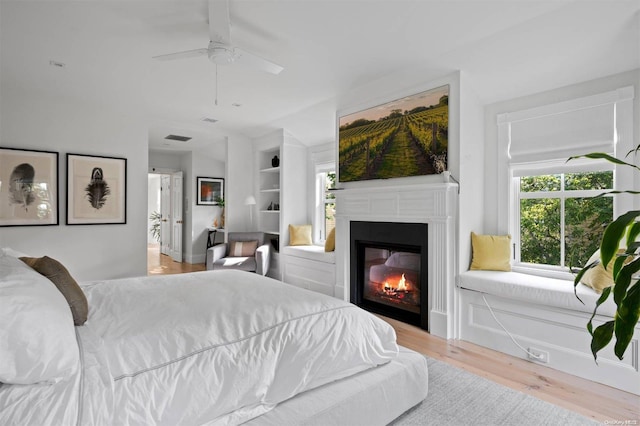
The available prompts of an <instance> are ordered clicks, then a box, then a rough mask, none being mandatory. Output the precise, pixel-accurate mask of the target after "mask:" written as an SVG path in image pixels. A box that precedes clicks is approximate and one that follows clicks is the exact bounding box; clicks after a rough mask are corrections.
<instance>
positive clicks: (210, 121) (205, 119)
mask: <svg viewBox="0 0 640 426" xmlns="http://www.w3.org/2000/svg"><path fill="white" fill-rule="evenodd" d="M201 120H202V121H206V122H207V123H217V122H218V120H216V119H215V118H209V117H202V118H201Z"/></svg>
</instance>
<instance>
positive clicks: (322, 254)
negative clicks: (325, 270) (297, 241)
mask: <svg viewBox="0 0 640 426" xmlns="http://www.w3.org/2000/svg"><path fill="white" fill-rule="evenodd" d="M281 253H283V254H286V255H289V256H295V257H300V258H303V259H308V260H315V261H318V262H324V263H336V252H334V251H329V252H326V251H324V246H316V245H309V246H284V247H282V250H281Z"/></svg>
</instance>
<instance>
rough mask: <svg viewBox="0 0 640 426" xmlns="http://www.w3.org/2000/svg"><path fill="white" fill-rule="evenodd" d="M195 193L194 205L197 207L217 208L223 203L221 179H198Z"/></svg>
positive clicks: (222, 180) (222, 183)
mask: <svg viewBox="0 0 640 426" xmlns="http://www.w3.org/2000/svg"><path fill="white" fill-rule="evenodd" d="M196 191H197V192H198V193H197V194H196V199H197V200H198V201H197V202H196V204H197V205H199V206H217V205H219V204H220V202H222V203H224V179H223V178H212V177H198V181H197V185H196ZM223 205H224V204H223Z"/></svg>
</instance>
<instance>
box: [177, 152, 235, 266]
mask: <svg viewBox="0 0 640 426" xmlns="http://www.w3.org/2000/svg"><path fill="white" fill-rule="evenodd" d="M222 149H224V147H222ZM191 162H192V169H191V176H190V177H189V179H188V180H185V199H188V200H189V202H190V209H191V214H190V215H186V217H187V218H188V221H189V222H188V223H187V224H186V225H185V227H186V228H187V229H189V230H190V232H189V233H188V234H189V235H186V236H185V237H186V238H185V258H186V261H187V262H189V263H204V261H205V256H206V248H207V231H206V229H205V228H206V227H207V226H212V225H213V220H214V219H215V218H216V217H217V218H218V221H220V219H219V218H220V214H221V210H222V209H221V208H220V207H218V206H198V205H196V200H197V178H198V177H199V176H200V177H213V178H224V177H225V173H226V170H225V163H224V162H222V161H219V160H216V159H214V158H212V157H210V156H208V155H207V154H206V153H204V152H196V153H194V155H193V157H192V159H191ZM185 179H187V177H186V176H185ZM224 192H225V194H224V197H225V200H226V198H227V194H228V193H229V192H230V191H229V188H228V187H227V185H226V180H225V188H224ZM225 213H226V212H225ZM225 216H226V214H225ZM218 238H220V237H218Z"/></svg>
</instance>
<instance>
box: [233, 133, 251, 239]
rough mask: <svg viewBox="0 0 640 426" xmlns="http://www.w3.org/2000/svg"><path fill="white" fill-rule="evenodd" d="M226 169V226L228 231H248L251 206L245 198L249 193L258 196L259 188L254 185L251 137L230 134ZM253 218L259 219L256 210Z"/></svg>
mask: <svg viewBox="0 0 640 426" xmlns="http://www.w3.org/2000/svg"><path fill="white" fill-rule="evenodd" d="M226 170H227V174H226V180H225V185H226V189H225V193H226V194H225V198H226V203H225V210H226V218H227V219H226V224H225V228H226V230H227V232H235V231H248V230H249V227H250V224H249V223H250V221H249V208H248V207H247V206H245V205H244V200H245V199H246V198H247V196H248V195H254V196H255V197H256V198H257V188H254V185H253V179H254V163H253V145H252V142H251V139H249V138H247V137H245V136H241V135H230V136H228V138H227V169H226ZM253 218H254V221H255V220H257V219H256V218H257V216H256V212H255V211H254V214H253ZM254 223H255V222H254Z"/></svg>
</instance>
